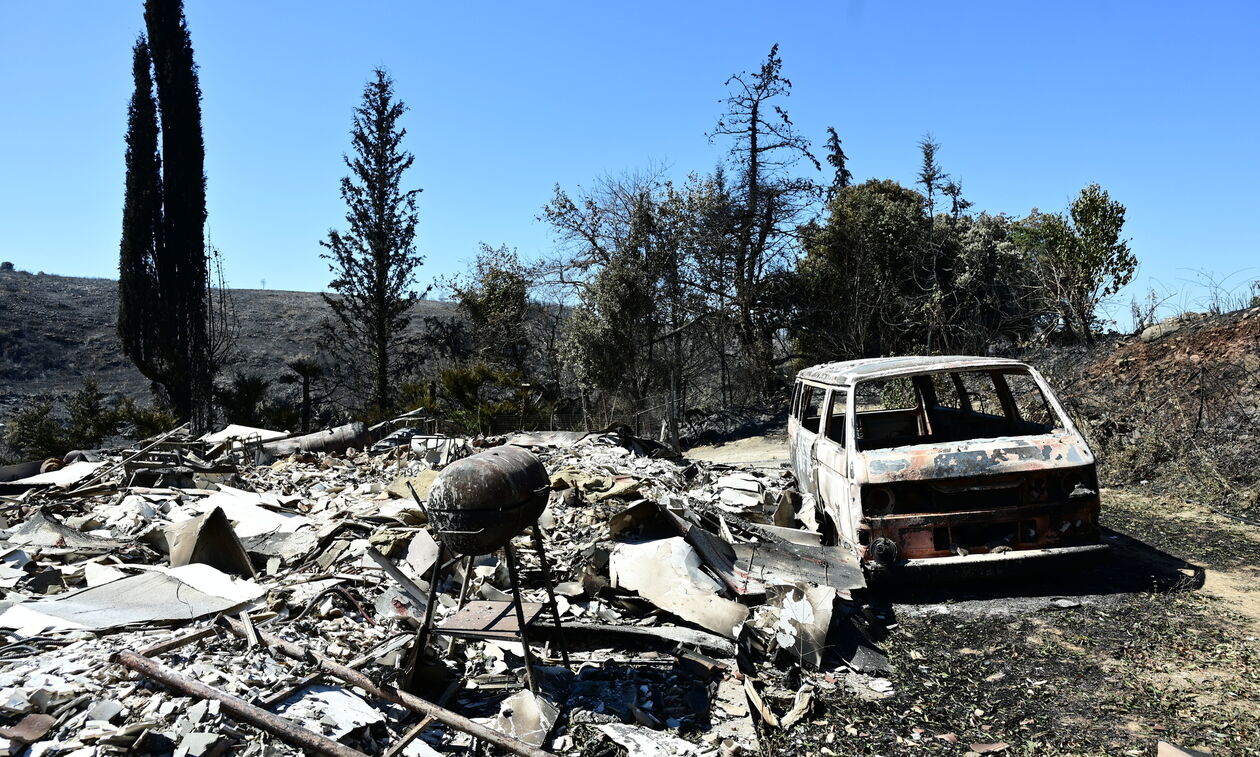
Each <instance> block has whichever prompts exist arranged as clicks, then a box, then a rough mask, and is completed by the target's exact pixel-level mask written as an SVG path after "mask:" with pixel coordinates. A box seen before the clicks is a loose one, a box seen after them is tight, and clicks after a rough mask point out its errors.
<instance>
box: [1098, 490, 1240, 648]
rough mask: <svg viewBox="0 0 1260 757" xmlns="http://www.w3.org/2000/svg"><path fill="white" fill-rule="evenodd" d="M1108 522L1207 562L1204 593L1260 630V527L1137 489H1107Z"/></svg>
mask: <svg viewBox="0 0 1260 757" xmlns="http://www.w3.org/2000/svg"><path fill="white" fill-rule="evenodd" d="M1103 522H1104V523H1107V524H1108V525H1110V526H1111V527H1113V528H1115V529H1116V530H1118V531H1123V532H1124V533H1127V534H1129V535H1130V536H1132V537H1134V538H1136V539H1141V540H1143V541H1145V542H1147V543H1149V544H1151V545H1154V546H1157V547H1159V548H1160V549H1163V550H1165V551H1167V552H1169V553H1171V554H1175V555H1177V556H1179V557H1181V558H1183V559H1185V560H1187V561H1189V562H1192V563H1195V564H1197V565H1200V566H1203V568H1205V580H1204V585H1203V589H1204V591H1206V592H1207V593H1209V594H1212V595H1214V596H1216V597H1219V598H1220V599H1222V600H1224V601H1225V602H1226V604H1227V605H1228V606H1229V608H1230V609H1231V610H1233V611H1234V612H1237V613H1238V614H1239V615H1242V616H1243V617H1244V618H1246V619H1247V621H1248V622H1249V623H1250V625H1251V627H1252V628H1253V629H1255V630H1256V631H1257V632H1258V633H1260V528H1256V527H1255V526H1251V525H1248V524H1246V523H1241V522H1239V521H1236V520H1233V519H1232V518H1227V517H1225V516H1223V515H1221V514H1219V513H1217V512H1214V511H1213V510H1211V509H1210V508H1207V507H1205V506H1203V505H1201V504H1198V503H1194V502H1185V501H1181V500H1173V499H1171V498H1167V497H1163V496H1161V495H1159V494H1158V493H1153V492H1147V491H1141V490H1136V489H1105V490H1104V491H1103Z"/></svg>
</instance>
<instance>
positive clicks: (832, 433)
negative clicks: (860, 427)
mask: <svg viewBox="0 0 1260 757" xmlns="http://www.w3.org/2000/svg"><path fill="white" fill-rule="evenodd" d="M848 407H849V396H848V394H847V393H846V392H845V391H844V390H841V389H832V390H831V392H830V393H829V394H828V396H827V403H826V405H824V412H823V413H822V418H821V420H822V429H821V431H820V433H819V434H818V441H817V442H816V443H815V444H814V458H815V460H816V461H817V476H818V484H817V485H818V499H819V503H820V504H821V505H822V507H823V510H824V511H825V512H826V513H827V514H828V515H829V516H830V517H831V519H832V522H833V523H834V524H835V526H836V530H837V532H838V534H839V535H840V536H843V537H845V538H846V539H848V540H849V541H852V540H853V537H854V535H853V534H852V533H851V532H852V531H853V524H852V520H853V519H852V518H851V517H850V515H849V513H848V503H849V464H848V453H847V452H846V451H845V441H846V440H845V421H846V418H847V415H848Z"/></svg>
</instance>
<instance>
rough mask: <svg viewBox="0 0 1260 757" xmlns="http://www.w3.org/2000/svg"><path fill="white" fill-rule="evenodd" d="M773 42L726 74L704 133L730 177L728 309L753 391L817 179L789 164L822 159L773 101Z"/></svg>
mask: <svg viewBox="0 0 1260 757" xmlns="http://www.w3.org/2000/svg"><path fill="white" fill-rule="evenodd" d="M782 68H783V60H782V58H780V57H779V46H778V45H775V46H774V47H772V48H770V54H769V55H768V56H767V57H766V61H765V63H763V64H762V65H761V68H760V69H759V70H757V71H756V72H753V73H740V74H736V75H734V76H732V77H731V78H729V79H727V81H726V84H727V86H728V87H730V89H731V94H730V96H729V97H727V98H726V101H725V102H726V106H727V112H726V114H725V115H723V116H722V118H721V119H720V120H719V121H718V124H717V128H715V129H714V131H713V133H712V134H710V139H712V138H714V137H718V136H723V137H730V138H731V140H732V143H731V148H730V163H731V166H732V168H733V169H734V174H735V176H736V177H737V179H736V181H737V183H736V184H735V186H734V187H733V190H734V197H735V207H734V211H735V212H734V214H733V216H732V218H731V222H732V225H733V232H734V233H733V236H734V239H735V246H734V250H733V253H734V255H733V259H732V260H731V266H730V284H731V292H732V305H733V313H732V317H733V318H734V320H735V333H736V335H737V338H738V340H739V344H740V347H741V348H742V351H743V357H744V359H745V362H746V365H745V369H746V371H747V374H748V376H747V378H748V380H749V382H750V384H751V387H752V388H753V389H754V390H755V391H759V392H760V391H765V390H766V389H768V388H769V385H770V378H771V371H772V368H773V362H774V356H773V337H774V333H775V331H776V330H778V328H780V326H781V325H782V323H781V313H780V312H779V310H778V308H776V307H774V306H773V305H774V304H777V298H776V297H775V294H776V292H775V291H774V289H775V283H776V282H777V281H778V280H779V279H780V276H779V274H780V273H782V272H784V271H787V270H790V268H791V266H792V263H793V262H794V258H795V250H794V243H795V229H796V227H797V226H798V225H799V224H800V222H801V221H802V220H803V216H804V214H805V212H806V211H807V209H808V208H809V207H810V206H811V204H812V203H813V202H814V200H815V199H816V198H817V195H818V187H817V185H816V184H815V183H814V182H812V181H810V180H808V179H805V178H801V177H795V176H792V175H790V173H789V171H790V169H791V168H792V167H794V166H795V165H796V164H797V163H798V162H799V161H800V160H801V159H804V160H806V161H808V162H809V163H811V164H812V165H813V166H814V168H815V169H818V170H821V168H822V165H821V164H820V163H819V162H818V159H817V158H815V157H814V155H813V153H811V152H810V145H809V140H807V139H806V138H805V137H803V136H801V135H800V134H798V133H797V132H796V127H795V126H794V125H793V124H792V120H791V119H790V118H789V117H788V114H787V111H786V110H784V109H783V107H782V106H781V105H779V104H778V103H779V101H780V100H782V98H785V97H787V96H788V95H790V94H791V91H792V82H791V80H789V79H787V78H785V77H784V76H783V73H782Z"/></svg>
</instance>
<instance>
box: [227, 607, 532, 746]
mask: <svg viewBox="0 0 1260 757" xmlns="http://www.w3.org/2000/svg"><path fill="white" fill-rule="evenodd" d="M225 620H226V622H227V624H228V628H231V629H232V632H233V633H235V634H238V635H239V634H242V633H244V632H245V630H244V629H243V628H241V624H240V622H239V621H236V620H233V619H231V618H225ZM261 636H262V639H263V640H264V641H265V642H266V643H267V646H268V647H269V648H271V649H273V650H275V651H277V652H280V653H281V654H283V655H284V656H286V657H291V658H293V659H295V660H303V661H307V662H314V663H315V664H316V665H319V666H320V667H321V668H323V669H324V670H327V671H328V674H329V675H331V676H333V677H334V678H339V679H341V680H342V681H343V682H345V683H348V684H350V685H351V686H355V687H358V688H360V689H362V690H364V691H366V692H367V693H368V694H370V695H372V696H374V697H379V698H381V699H385V700H388V701H390V702H393V703H394V704H398V705H402V706H403V707H406V708H407V709H409V710H411V711H412V712H417V713H420V714H421V715H432V716H433V719H434V720H437V721H439V722H441V723H445V724H446V725H449V726H450V727H452V728H455V729H456V730H459V731H463V732H464V733H467V734H469V735H471V736H474V737H476V738H478V739H481V740H482V741H487V742H489V743H491V744H494V745H495V746H498V747H502V748H504V749H507V750H508V751H510V752H512V753H514V754H519V755H521V757H555V755H553V754H551V753H550V752H548V751H546V750H544V749H539V748H538V747H536V746H531V745H529V744H526V743H525V742H524V741H521V740H520V739H514V738H512V737H511V736H508V735H506V734H504V733H500V732H499V731H496V730H494V729H493V728H490V727H488V726H484V725H482V724H480V723H477V722H474V721H472V720H469V719H468V718H466V717H464V716H463V715H460V714H459V713H457V712H452V711H450V710H448V709H446V708H445V707H440V706H438V705H436V704H434V703H432V702H430V701H428V700H427V699H421V698H420V697H418V696H416V695H415V694H408V693H407V692H405V691H402V690H401V689H399V688H398V687H396V686H391V685H389V684H378V683H376V682H375V681H373V680H372V679H371V678H369V677H368V676H367V675H365V674H363V673H360V672H359V671H357V670H353V669H351V668H349V667H347V666H345V665H342V664H340V663H337V662H334V661H333V660H330V659H328V658H327V657H324V656H323V655H320V654H317V653H315V652H313V651H312V650H310V649H307V648H306V647H303V646H300V645H298V644H294V643H293V642H290V641H285V640H284V639H281V638H280V637H278V636H275V635H272V634H268V633H263V634H261Z"/></svg>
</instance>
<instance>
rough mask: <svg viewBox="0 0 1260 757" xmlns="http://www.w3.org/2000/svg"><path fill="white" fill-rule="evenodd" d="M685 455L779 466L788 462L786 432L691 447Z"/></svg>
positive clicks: (765, 466)
mask: <svg viewBox="0 0 1260 757" xmlns="http://www.w3.org/2000/svg"><path fill="white" fill-rule="evenodd" d="M685 454H686V456H687V457H689V458H691V459H693V460H704V461H706V462H710V463H725V464H728V465H747V466H750V467H753V468H779V467H781V466H782V465H783V464H786V463H787V462H788V446H787V435H786V433H776V434H770V435H767V436H753V437H749V438H747V439H736V440H735V441H731V442H726V443H724V444H716V445H707V446H703V447H692V448H691V449H689V450H687V451H686V453H685Z"/></svg>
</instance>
